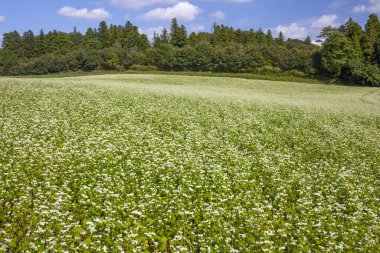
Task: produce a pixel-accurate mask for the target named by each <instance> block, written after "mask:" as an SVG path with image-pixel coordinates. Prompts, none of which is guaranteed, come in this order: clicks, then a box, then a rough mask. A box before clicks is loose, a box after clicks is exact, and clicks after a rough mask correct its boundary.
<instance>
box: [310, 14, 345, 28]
mask: <svg viewBox="0 0 380 253" xmlns="http://www.w3.org/2000/svg"><path fill="white" fill-rule="evenodd" d="M337 19H338V15H335V14H333V15H323V16H321V17H320V18H318V19H316V20H314V21H313V22H312V23H311V27H312V28H323V27H326V26H330V25H331V26H336V24H335V21H336V20H337Z"/></svg>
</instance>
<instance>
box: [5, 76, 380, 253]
mask: <svg viewBox="0 0 380 253" xmlns="http://www.w3.org/2000/svg"><path fill="white" fill-rule="evenodd" d="M0 108H1V110H0V210H1V212H0V251H2V252H28V251H29V252H44V251H54V252H61V251H62V252H64V251H78V252H85V251H87V252H105V251H108V252H261V251H268V252H308V251H311V252H379V251H380V246H379V245H380V244H379V238H380V201H379V196H380V187H379V185H380V181H379V180H380V175H379V172H380V141H379V140H380V136H379V132H380V91H379V90H378V89H375V88H369V87H352V86H334V85H331V86H327V85H315V84H296V83H287V82H270V81H255V80H246V79H236V78H234V79H232V78H208V77H183V76H163V75H158V76H155V75H107V76H85V77H71V78H49V79H46V78H43V79H42V78H41V79H38V78H4V77H3V78H0Z"/></svg>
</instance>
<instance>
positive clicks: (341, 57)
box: [321, 31, 354, 78]
mask: <svg viewBox="0 0 380 253" xmlns="http://www.w3.org/2000/svg"><path fill="white" fill-rule="evenodd" d="M353 53H354V49H353V46H352V43H351V42H350V41H349V40H348V39H347V37H346V36H345V35H344V34H343V33H341V32H338V31H336V32H334V33H332V34H330V35H329V37H328V38H327V39H326V41H325V42H324V43H323V49H322V50H321V57H322V58H321V65H322V68H323V70H324V71H325V72H326V73H327V74H328V76H329V77H330V78H339V77H340V76H341V74H342V69H343V67H344V66H345V65H346V64H347V63H348V61H349V60H351V59H352V56H353Z"/></svg>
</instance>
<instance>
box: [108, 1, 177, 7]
mask: <svg viewBox="0 0 380 253" xmlns="http://www.w3.org/2000/svg"><path fill="white" fill-rule="evenodd" d="M110 2H111V4H115V5H119V6H122V7H125V8H141V7H145V6H148V5H154V4H173V3H177V2H179V0H110Z"/></svg>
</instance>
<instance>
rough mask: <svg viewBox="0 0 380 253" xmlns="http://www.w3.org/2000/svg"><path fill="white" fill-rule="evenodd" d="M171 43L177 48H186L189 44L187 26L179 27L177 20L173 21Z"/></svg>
mask: <svg viewBox="0 0 380 253" xmlns="http://www.w3.org/2000/svg"><path fill="white" fill-rule="evenodd" d="M163 40H164V39H163ZM170 43H171V44H172V45H173V46H175V47H184V46H186V45H187V44H188V43H189V41H188V37H187V31H186V28H185V26H183V25H181V26H179V25H178V22H177V19H176V18H173V19H172V25H171V28H170Z"/></svg>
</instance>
